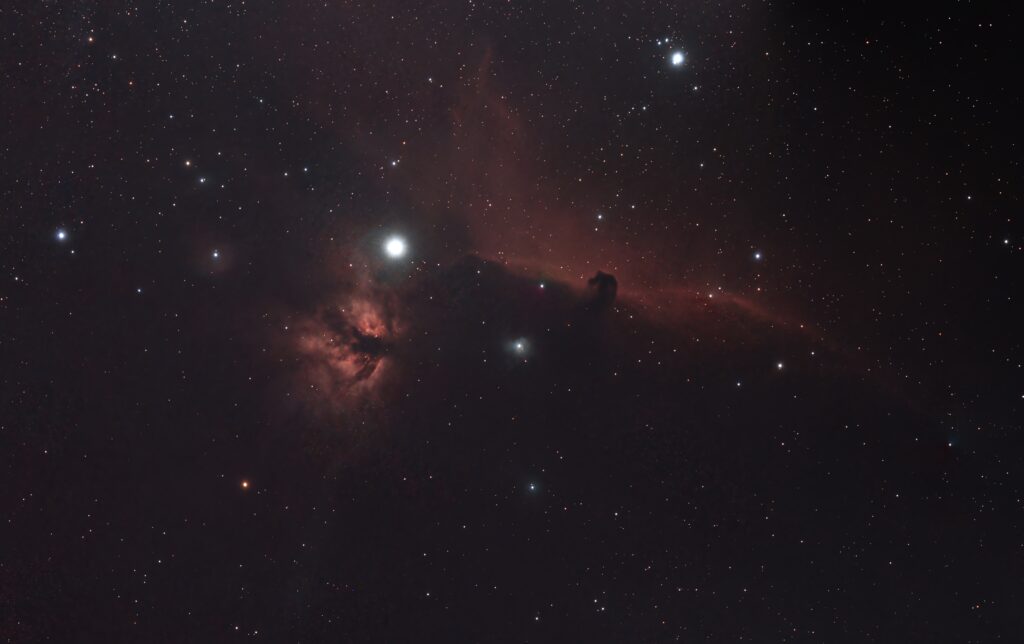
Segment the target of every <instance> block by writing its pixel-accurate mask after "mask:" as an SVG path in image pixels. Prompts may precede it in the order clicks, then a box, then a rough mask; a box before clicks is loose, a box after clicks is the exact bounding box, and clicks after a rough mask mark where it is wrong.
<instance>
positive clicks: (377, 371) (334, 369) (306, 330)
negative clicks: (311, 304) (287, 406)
mask: <svg viewBox="0 0 1024 644" xmlns="http://www.w3.org/2000/svg"><path fill="white" fill-rule="evenodd" d="M377 298H378V299H376V300H375V299H373V296H372V295H368V294H360V295H354V296H349V297H347V298H346V299H347V302H346V303H345V304H338V305H330V306H327V307H325V308H323V309H322V310H321V311H319V312H318V313H317V314H316V315H314V316H312V317H310V318H309V319H308V320H306V321H305V322H303V323H301V324H300V328H299V334H298V341H297V349H298V352H299V354H300V355H301V357H302V361H301V364H302V370H301V373H300V378H301V380H302V381H304V384H306V385H307V387H308V391H309V393H310V394H311V395H312V396H313V397H314V398H316V399H317V400H318V402H323V401H327V402H328V403H332V402H333V403H335V404H336V405H339V406H341V405H347V404H351V403H353V402H359V401H372V400H374V399H375V398H376V396H377V395H378V393H379V387H380V384H381V382H382V380H383V379H384V377H385V376H386V374H387V372H388V371H389V367H390V359H389V357H388V352H389V350H390V348H391V346H392V345H393V343H394V341H395V339H396V336H397V334H398V331H399V325H398V324H397V322H396V319H395V316H394V315H393V314H392V313H390V308H391V307H389V306H387V305H386V304H385V303H386V302H387V300H388V297H387V295H386V294H385V295H378V296H377Z"/></svg>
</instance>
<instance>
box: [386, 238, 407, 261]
mask: <svg viewBox="0 0 1024 644" xmlns="http://www.w3.org/2000/svg"><path fill="white" fill-rule="evenodd" d="M406 250H407V248H406V244H405V240H404V239H402V238H401V237H389V238H388V240H387V241H386V242H384V252H385V253H387V255H388V257H391V258H393V259H398V258H399V257H402V256H403V255H405V252H406Z"/></svg>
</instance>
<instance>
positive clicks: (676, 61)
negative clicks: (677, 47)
mask: <svg viewBox="0 0 1024 644" xmlns="http://www.w3.org/2000/svg"><path fill="white" fill-rule="evenodd" d="M670 60H671V61H672V66H673V67H679V66H680V65H682V64H683V61H684V60H686V58H685V57H684V56H683V52H681V51H674V52H672V58H670Z"/></svg>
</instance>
